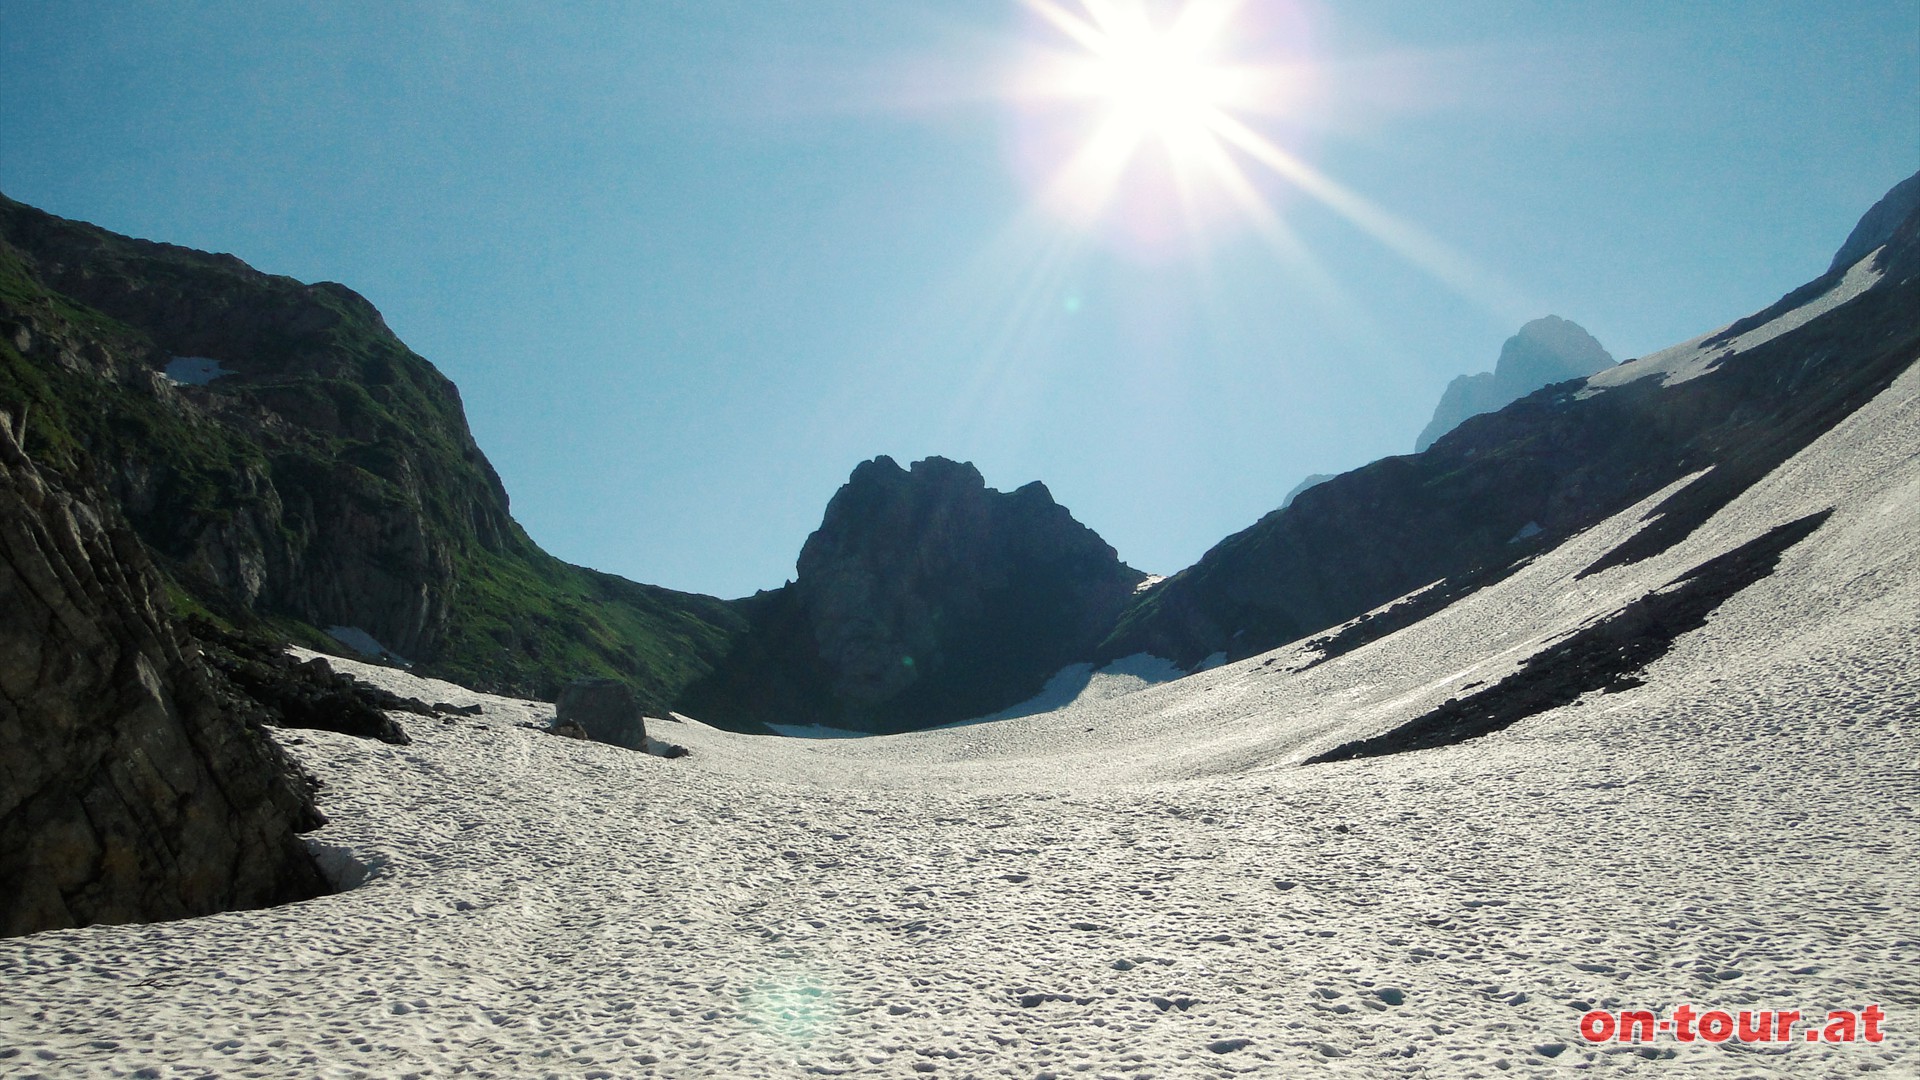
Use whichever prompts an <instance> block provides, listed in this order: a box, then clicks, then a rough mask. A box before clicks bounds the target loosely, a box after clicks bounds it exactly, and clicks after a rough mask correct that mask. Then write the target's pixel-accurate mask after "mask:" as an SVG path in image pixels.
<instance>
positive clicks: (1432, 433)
mask: <svg viewBox="0 0 1920 1080" xmlns="http://www.w3.org/2000/svg"><path fill="white" fill-rule="evenodd" d="M1612 366H1613V355H1612V354H1611V353H1609V352H1607V350H1606V349H1604V348H1602V347H1601V345H1600V343H1599V342H1598V341H1596V340H1594V337H1593V335H1592V334H1589V333H1587V332H1586V330H1584V329H1582V328H1581V327H1580V326H1579V325H1578V324H1577V323H1573V322H1570V321H1568V320H1566V319H1562V318H1560V317H1559V316H1557V315H1548V316H1546V317H1544V318H1539V319H1535V320H1533V321H1532V322H1530V323H1528V324H1526V325H1525V326H1522V327H1521V328H1520V332H1519V333H1517V334H1515V335H1513V336H1512V337H1510V338H1508V339H1507V342H1506V344H1505V345H1503V346H1501V348H1500V360H1499V362H1498V363H1496V364H1495V365H1494V368H1493V370H1492V371H1483V372H1480V373H1479V374H1478V375H1462V376H1460V377H1459V378H1457V379H1455V380H1453V381H1452V382H1451V383H1448V384H1447V389H1446V392H1445V393H1443V394H1441V395H1440V404H1439V405H1438V406H1436V407H1435V408H1434V410H1433V419H1432V420H1430V421H1428V422H1427V426H1426V428H1425V429H1424V430H1422V431H1421V432H1420V437H1419V438H1418V439H1417V440H1415V441H1414V447H1413V449H1414V452H1415V453H1419V452H1420V451H1422V450H1425V449H1426V448H1427V447H1429V446H1432V445H1433V444H1434V441H1435V440H1437V439H1439V438H1440V436H1442V435H1445V434H1446V433H1447V432H1449V431H1452V430H1453V429H1454V428H1456V427H1459V426H1460V422H1461V421H1463V420H1465V419H1467V418H1468V417H1470V416H1479V415H1480V414H1481V413H1489V412H1493V411H1494V410H1496V409H1500V408H1504V407H1505V406H1507V405H1509V404H1511V403H1513V402H1515V401H1519V400H1520V399H1521V398H1523V397H1526V396H1527V395H1528V394H1531V393H1533V392H1534V391H1535V390H1538V389H1540V388H1541V387H1543V386H1551V385H1553V384H1554V383H1558V382H1566V381H1567V380H1568V379H1584V378H1586V377H1587V376H1589V375H1592V374H1593V373H1595V372H1597V371H1604V370H1606V369H1607V368H1609V367H1612Z"/></svg>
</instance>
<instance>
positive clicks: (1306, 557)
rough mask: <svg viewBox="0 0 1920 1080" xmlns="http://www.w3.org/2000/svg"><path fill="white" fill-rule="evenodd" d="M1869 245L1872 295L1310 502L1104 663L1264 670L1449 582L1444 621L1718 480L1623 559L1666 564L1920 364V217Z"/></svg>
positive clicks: (1486, 421)
mask: <svg viewBox="0 0 1920 1080" xmlns="http://www.w3.org/2000/svg"><path fill="white" fill-rule="evenodd" d="M1910 183H1911V182H1910ZM1883 216H1884V215H1883ZM1856 232H1858V230H1856ZM1873 235H1877V236H1878V237H1879V243H1876V244H1874V245H1873V247H1870V248H1868V249H1867V252H1865V253H1863V255H1864V254H1871V253H1872V252H1874V251H1875V250H1877V251H1878V254H1874V255H1873V256H1872V258H1873V262H1872V263H1871V264H1870V267H1869V269H1871V271H1872V272H1873V273H1875V274H1877V275H1878V280H1877V282H1876V283H1875V284H1874V285H1873V286H1872V287H1871V288H1868V289H1867V290H1866V291H1865V292H1863V293H1861V294H1859V295H1858V296H1855V297H1853V298H1852V299H1851V300H1849V301H1847V302H1844V303H1839V304H1837V305H1836V306H1832V307H1831V308H1830V309H1827V308H1823V307H1822V304H1823V301H1822V300H1821V298H1822V297H1827V296H1830V295H1835V294H1834V293H1833V292H1832V291H1833V290H1835V289H1841V288H1842V287H1843V284H1844V283H1843V278H1844V276H1845V275H1846V273H1847V272H1848V270H1849V268H1850V267H1851V266H1852V264H1848V266H1842V267H1838V268H1837V269H1835V270H1832V271H1830V272H1829V273H1827V274H1825V275H1823V276H1822V277H1821V278H1819V279H1817V280H1815V281H1813V282H1810V283H1809V284H1807V285H1806V286H1803V287H1802V288H1800V289H1796V290H1794V291H1793V292H1792V293H1789V294H1788V295H1787V296H1786V297H1785V298H1783V299H1782V300H1781V301H1780V302H1779V303H1777V304H1775V305H1773V306H1772V307H1769V308H1768V309H1767V310H1766V311H1763V312H1760V313H1758V314H1756V315H1753V316H1750V317H1749V318H1746V319H1742V320H1740V321H1738V322H1736V323H1734V324H1732V325H1731V326H1729V327H1728V328H1726V329H1725V330H1723V331H1721V332H1720V333H1718V334H1715V335H1712V336H1710V337H1708V338H1703V339H1701V341H1700V342H1697V343H1691V344H1690V345H1688V346H1685V347H1682V348H1683V349H1687V350H1694V354H1695V355H1697V370H1694V371H1691V372H1689V377H1686V378H1684V379H1669V378H1667V377H1665V375H1664V374H1663V373H1662V371H1663V369H1661V368H1659V367H1650V366H1648V365H1647V364H1646V363H1645V362H1642V367H1643V368H1645V369H1646V370H1647V372H1648V374H1646V375H1645V376H1644V377H1634V376H1635V374H1636V370H1637V369H1634V368H1632V367H1631V366H1630V365H1625V366H1622V367H1619V368H1614V369H1610V370H1608V371H1607V372H1606V373H1605V375H1604V376H1602V377H1600V378H1598V379H1596V380H1595V382H1596V383H1600V382H1604V383H1605V385H1604V386H1599V385H1590V386H1587V387H1582V386H1581V385H1580V384H1577V383H1574V384H1565V383H1563V384H1559V385H1556V386H1550V387H1548V388H1546V389H1543V390H1540V391H1538V392H1536V393H1533V394H1531V395H1529V396H1527V397H1525V398H1522V399H1521V400H1519V401H1517V402H1514V403H1513V404H1511V405H1508V406H1507V407H1505V408H1503V409H1501V410H1499V411H1497V412H1493V413H1489V414H1485V415H1481V416H1476V417H1472V418H1470V419H1468V420H1467V421H1465V422H1464V423H1462V424H1461V425H1460V426H1459V428H1457V429H1456V430H1454V431H1453V432H1451V433H1450V434H1448V435H1446V436H1445V437H1443V438H1441V439H1439V440H1438V441H1437V442H1435V443H1434V444H1433V445H1432V446H1431V447H1429V448H1428V449H1427V450H1426V451H1425V452H1423V453H1420V454H1416V455H1410V456H1406V457H1392V458H1386V459H1384V460H1381V461H1377V462H1374V463H1373V464H1371V465H1368V466H1366V467H1365V468H1361V469H1357V470H1355V471H1353V472H1350V473H1346V474H1344V475H1341V476H1337V477H1335V478H1333V479H1331V480H1327V481H1325V482H1324V483H1321V484H1318V485H1316V486H1314V487H1311V488H1308V489H1307V490H1305V491H1303V492H1301V493H1300V494H1299V495H1298V497H1297V498H1295V500H1294V501H1293V503H1292V505H1291V506H1289V507H1287V508H1285V509H1283V510H1277V511H1275V512H1273V513H1271V514H1268V515H1267V516H1266V517H1264V518H1262V519H1261V520H1260V521H1259V522H1257V523H1255V524H1254V525H1253V526H1251V527H1249V528H1247V529H1246V530H1244V531H1242V532H1240V533H1237V534H1235V535H1233V536H1231V537H1228V538H1227V539H1226V540H1224V541H1222V542H1221V543H1220V544H1218V545H1216V546H1215V547H1214V548H1213V549H1212V550H1211V551H1209V552H1207V553H1206V555H1205V556H1203V557H1202V558H1201V560H1200V562H1199V563H1197V564H1195V565H1194V566H1192V567H1189V568H1188V569H1186V570H1184V571H1181V572H1180V573H1179V574H1176V575H1174V576H1173V577H1171V578H1168V579H1167V580H1166V581H1164V582H1162V583H1160V584H1158V585H1156V586H1155V587H1154V588H1152V589H1150V590H1147V591H1146V592H1144V593H1142V594H1141V596H1140V597H1139V598H1138V599H1137V600H1136V601H1135V602H1134V603H1133V604H1132V605H1131V606H1130V607H1129V608H1128V610H1127V611H1126V612H1125V613H1124V614H1123V615H1122V617H1121V620H1120V622H1119V625H1118V627H1117V628H1116V630H1115V631H1114V633H1113V634H1112V635H1111V636H1110V637H1109V638H1108V639H1107V641H1106V642H1105V643H1104V644H1103V645H1102V647H1101V649H1100V650H1099V654H1098V657H1116V656H1124V655H1126V654H1129V653H1133V652H1139V651H1146V652H1152V653H1155V654H1157V655H1160V656H1164V657H1168V658H1170V659H1172V660H1174V661H1176V662H1178V663H1180V664H1182V665H1183V666H1192V665H1194V664H1196V663H1198V662H1199V661H1200V660H1201V659H1203V658H1204V657H1207V656H1209V655H1211V654H1213V653H1216V652H1224V653H1226V654H1227V655H1228V656H1229V657H1230V658H1240V657H1245V656H1250V655H1253V654H1255V653H1259V652H1263V651H1266V650H1267V649H1270V648H1274V647H1276V646H1278V645H1282V644H1285V643H1286V642H1288V641H1292V640H1296V639H1299V638H1303V637H1306V636H1308V635H1310V634H1312V633H1314V632H1316V631H1319V630H1322V629H1325V628H1327V627H1331V626H1334V625H1336V624H1338V623H1342V622H1345V621H1346V620H1348V619H1352V618H1354V617H1355V616H1358V615H1360V614H1362V613H1363V612H1366V611H1368V610H1370V609H1372V608H1374V607H1377V606H1379V605H1381V604H1384V603H1386V602H1388V601H1390V600H1393V599H1394V598H1396V597H1399V596H1402V595H1404V594H1406V593H1408V592H1411V591H1412V590H1414V589H1417V588H1420V587H1421V586H1423V585H1427V584H1430V583H1433V582H1437V581H1445V584H1444V585H1443V586H1442V587H1441V588H1439V589H1436V590H1433V591H1432V592H1431V593H1429V594H1427V599H1425V600H1423V601H1421V602H1422V603H1427V604H1433V603H1445V602H1449V601H1450V600H1451V599H1454V598H1457V597H1459V596H1461V595H1465V593H1466V592H1468V591H1471V590H1472V589H1473V588H1477V587H1479V586H1481V585H1484V584H1485V583H1487V582H1488V581H1491V580H1497V579H1498V577H1499V576H1500V575H1502V574H1504V573H1506V572H1509V571H1510V570H1511V569H1512V568H1513V567H1514V566H1516V565H1517V564H1518V562H1519V561H1520V560H1524V559H1525V558H1527V557H1529V556H1530V555H1531V553H1533V552H1534V551H1536V550H1538V549H1539V548H1540V547H1541V546H1542V545H1546V544H1551V543H1554V542H1557V541H1558V540H1559V539H1560V538H1563V537H1565V536H1567V535H1569V534H1571V533H1572V532H1574V531H1577V530H1579V529H1582V528H1585V527H1587V526H1588V525H1591V524H1593V523H1594V522H1597V521H1599V520H1601V519H1602V518H1604V517H1606V516H1608V515H1611V514H1614V513H1616V512H1618V511H1620V510H1622V509H1624V508H1626V507H1627V506H1630V505H1632V504H1633V503H1634V502H1636V501H1638V500H1640V499H1642V498H1645V497H1646V496H1648V495H1650V494H1652V493H1653V492H1655V491H1657V490H1659V489H1660V488H1662V487H1664V486H1666V485H1667V484H1670V483H1672V482H1673V481H1676V480H1679V479H1681V478H1682V477H1685V476H1687V475H1688V474H1690V473H1694V472H1696V471H1700V470H1709V471H1707V472H1706V473H1705V475H1704V476H1702V477H1700V478H1699V479H1697V480H1695V481H1694V482H1692V483H1691V484H1689V485H1688V486H1686V487H1685V488H1683V489H1682V490H1681V491H1680V492H1679V493H1677V494H1676V495H1674V496H1673V497H1672V498H1670V499H1668V500H1667V501H1666V502H1665V503H1663V504H1662V505H1661V506H1660V507H1659V508H1658V509H1657V510H1656V512H1655V513H1654V514H1653V515H1652V516H1651V518H1650V521H1649V524H1648V525H1647V526H1646V527H1645V528H1644V529H1643V530H1642V531H1641V532H1640V533H1639V534H1638V535H1636V537H1635V538H1634V539H1633V540H1632V541H1630V542H1628V543H1627V544H1625V545H1622V546H1621V547H1620V548H1619V549H1618V550H1617V551H1616V552H1615V553H1614V554H1613V555H1611V556H1609V558H1610V559H1613V560H1614V561H1616V562H1617V561H1630V560H1632V559H1636V558H1644V557H1646V556H1649V555H1652V554H1654V553H1656V552H1658V551H1660V550H1663V549H1664V547H1665V546H1667V545H1671V544H1673V543H1675V542H1677V541H1678V540H1680V539H1682V538H1684V537H1685V536H1686V535H1687V533H1688V532H1689V531H1690V530H1691V529H1693V528H1694V527H1695V526H1696V525H1698V523H1700V522H1702V521H1704V520H1706V519H1707V517H1709V516H1711V514H1712V513H1713V512H1714V511H1715V510H1717V509H1718V508H1719V507H1721V506H1723V505H1725V504H1726V503H1727V502H1728V501H1730V500H1732V499H1733V498H1734V497H1735V496H1737V495H1738V494H1739V493H1740V492H1741V491H1743V490H1745V488H1746V487H1747V486H1748V485H1750V484H1752V483H1753V482H1755V481H1756V480H1758V479H1759V478H1760V477H1762V476H1764V475H1765V474H1766V473H1767V471H1769V470H1770V469H1772V468H1773V467H1774V466H1776V465H1778V464H1779V463H1780V462H1782V461H1784V460H1786V459H1787V458H1788V457H1790V456H1791V455H1792V454H1794V453H1796V452H1798V451H1799V450H1800V449H1801V448H1803V447H1805V446H1806V445H1807V444H1808V443H1810V442H1812V441H1813V440H1814V439H1816V438H1818V437H1819V436H1820V434H1821V433H1823V432H1825V431H1827V430H1828V429H1830V428H1831V427H1832V426H1833V425H1834V424H1836V423H1838V422H1839V421H1840V420H1841V419H1843V418H1844V417H1846V416H1847V415H1848V414H1849V413H1851V412H1852V411H1853V410H1854V409H1856V408H1858V407H1859V406H1860V405H1861V404H1863V403H1864V402H1866V401H1867V400H1869V399H1870V398H1871V397H1872V396H1873V395H1874V394H1877V393H1878V392H1879V391H1880V390H1882V389H1884V388H1885V387H1886V386H1887V385H1888V384H1889V383H1890V382H1891V381H1892V380H1893V379H1894V378H1895V377H1897V376H1898V375H1899V374H1900V372H1902V371H1903V370H1905V369H1906V367H1907V366H1908V365H1909V364H1911V363H1912V362H1913V361H1914V360H1915V358H1916V356H1920V320H1916V319H1915V318H1914V316H1913V313H1914V312H1915V311H1920V214H1913V213H1909V214H1908V215H1907V216H1906V217H1905V218H1904V220H1903V221H1902V222H1901V223H1900V224H1899V225H1898V227H1897V228H1887V229H1878V228H1876V229H1875V230H1873ZM1850 243H1851V241H1850ZM1882 245H1884V246H1882ZM1855 246H1856V247H1857V246H1858V245H1857V244H1856V245H1855ZM1808 305H1811V306H1808ZM1822 311H1823V313H1820V314H1817V315H1816V316H1815V317H1811V318H1808V319H1806V320H1805V321H1802V320H1801V318H1800V315H1799V314H1796V313H1803V312H1822ZM1776 319H1778V320H1780V321H1779V322H1778V323H1775V322H1774V320H1776ZM1769 326H1772V327H1776V328H1778V329H1779V331H1780V332H1778V333H1772V332H1770V331H1769V329H1768V328H1769ZM1747 335H1751V337H1748V336H1747ZM1376 621H1377V622H1378V623H1379V624H1380V625H1381V627H1382V628H1383V630H1384V629H1386V628H1390V627H1391V626H1392V625H1396V624H1397V623H1396V620H1394V619H1382V620H1376ZM1399 622H1404V619H1402V620H1399ZM1361 629H1364V627H1363V628H1361ZM1341 637H1342V638H1343V639H1351V638H1352V637H1353V635H1351V634H1343V635H1341ZM1350 643H1351V641H1349V644H1350ZM1329 645H1330V647H1337V645H1338V643H1337V642H1330V643H1329Z"/></svg>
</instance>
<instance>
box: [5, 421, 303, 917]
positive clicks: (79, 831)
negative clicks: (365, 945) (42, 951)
mask: <svg viewBox="0 0 1920 1080" xmlns="http://www.w3.org/2000/svg"><path fill="white" fill-rule="evenodd" d="M16 417H17V413H10V412H8V411H6V410H0V882H4V883H5V887H4V888H0V934H4V935H13V934H25V933H31V932H34V931H37V930H47V929H55V928H59V927H66V926H78V925H85V924H89V923H98V922H131V921H146V920H153V919H171V918H181V917H185V916H190V915H203V914H207V913H210V912H214V911H223V910H229V909H235V908H251V907H261V906H265V905H268V904H275V903H282V902H286V901H291V900H300V899H304V898H307V897H311V896H316V895H319V894H320V893H322V892H325V891H326V886H325V882H324V881H323V880H322V878H321V875H320V872H319V870H318V869H317V868H316V867H315V865H314V862H313V859H312V857H311V856H310V855H309V854H308V852H307V850H306V848H305V846H304V845H303V843H302V842H301V840H300V839H299V837H298V836H296V835H295V834H296V833H299V832H302V831H305V830H307V829H310V828H313V827H315V826H317V825H319V824H321V823H322V821H323V819H322V818H321V816H320V814H319V812H318V810H316V809H315V807H314V805H313V801H312V795H311V793H312V784H311V781H309V780H308V779H307V778H306V777H305V776H304V774H302V773H300V772H299V770H298V769H297V768H296V767H295V766H294V765H293V764H292V762H291V761H289V760H288V759H287V758H286V757H285V755H284V754H282V753H281V751H280V749H279V747H278V746H277V745H275V744H274V743H273V741H272V740H271V739H270V738H269V737H267V736H266V735H265V734H264V733H263V732H262V731H261V730H259V728H258V727H257V726H256V725H255V724H254V723H253V722H251V719H252V717H251V714H250V711H249V709H248V708H247V706H246V703H244V702H242V701H237V700H235V699H233V698H232V697H230V696H229V695H227V694H225V693H223V692H222V688H221V686H220V683H219V680H218V677H217V676H215V675H214V674H213V673H212V672H211V671H209V670H208V669H207V668H206V667H205V665H204V664H203V663H202V662H201V661H200V660H199V658H198V656H197V654H196V652H195V650H194V649H193V647H192V645H191V643H190V642H189V641H187V640H185V639H184V638H183V637H182V635H180V634H179V633H178V632H177V631H176V630H175V629H174V627H173V626H172V624H171V623H170V621H169V619H168V617H167V615H166V611H165V608H166V605H165V603H164V601H163V600H162V597H161V595H160V591H161V590H160V583H159V579H158V576H157V574H156V573H155V572H154V569H153V567H152V565H151V564H150V563H149V561H148V560H147V557H146V555H145V553H144V552H143V550H142V548H141V545H140V542H139V541H138V540H137V539H136V538H135V537H134V535H133V533H132V532H131V531H129V530H128V529H127V528H126V526H125V525H124V523H122V522H121V521H120V519H119V516H118V514H117V513H116V512H115V511H114V510H113V509H112V508H111V506H109V505H108V504H106V503H105V501H104V500H102V499H101V498H100V497H99V496H98V494H97V493H94V492H87V491H85V490H83V489H82V490H69V489H67V488H65V487H64V486H63V485H61V484H60V483H58V482H57V481H55V480H53V479H51V478H49V477H47V476H45V475H44V474H43V473H42V471H41V470H40V469H38V468H36V467H35V465H34V464H33V462H32V461H31V460H30V459H29V458H28V457H27V456H26V455H25V454H23V453H22V452H21V447H20V444H19V441H18V430H19V425H18V423H17V420H16Z"/></svg>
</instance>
